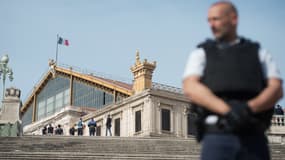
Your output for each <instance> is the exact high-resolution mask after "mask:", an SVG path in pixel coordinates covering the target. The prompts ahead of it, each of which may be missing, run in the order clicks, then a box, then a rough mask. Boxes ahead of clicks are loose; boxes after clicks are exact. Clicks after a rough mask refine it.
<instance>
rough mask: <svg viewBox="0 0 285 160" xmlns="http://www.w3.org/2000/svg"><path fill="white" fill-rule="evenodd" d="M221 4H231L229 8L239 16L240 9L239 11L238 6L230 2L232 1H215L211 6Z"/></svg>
mask: <svg viewBox="0 0 285 160" xmlns="http://www.w3.org/2000/svg"><path fill="white" fill-rule="evenodd" d="M219 4H226V5H228V6H229V9H230V11H232V12H234V13H235V14H236V15H237V16H238V11H237V8H236V7H235V5H234V4H233V3H232V2H230V1H227V0H221V1H218V2H215V3H213V4H212V5H211V7H213V6H215V5H219Z"/></svg>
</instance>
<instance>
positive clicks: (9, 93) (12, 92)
mask: <svg viewBox="0 0 285 160" xmlns="http://www.w3.org/2000/svg"><path fill="white" fill-rule="evenodd" d="M20 96H21V90H20V89H17V88H14V87H11V88H7V89H6V92H5V97H17V98H20Z"/></svg>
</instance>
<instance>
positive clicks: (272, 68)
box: [258, 49, 282, 80]
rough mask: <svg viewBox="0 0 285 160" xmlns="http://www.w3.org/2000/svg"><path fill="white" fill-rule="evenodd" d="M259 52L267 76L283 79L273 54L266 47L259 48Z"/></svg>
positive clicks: (267, 77)
mask: <svg viewBox="0 0 285 160" xmlns="http://www.w3.org/2000/svg"><path fill="white" fill-rule="evenodd" d="M258 54H259V60H260V63H261V67H262V71H263V74H264V76H265V78H266V79H269V78H277V79H280V80H282V78H281V73H280V71H279V69H278V67H277V64H276V63H275V61H274V60H273V58H272V55H271V54H270V53H269V52H268V51H267V50H265V49H259V52H258Z"/></svg>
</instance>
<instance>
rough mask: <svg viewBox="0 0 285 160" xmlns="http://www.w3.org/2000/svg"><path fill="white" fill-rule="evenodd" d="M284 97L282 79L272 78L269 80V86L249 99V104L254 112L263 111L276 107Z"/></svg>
mask: <svg viewBox="0 0 285 160" xmlns="http://www.w3.org/2000/svg"><path fill="white" fill-rule="evenodd" d="M282 97H283V89H282V81H281V80H280V79H277V78H270V79H268V81H267V87H266V88H265V89H264V90H263V91H262V92H261V93H260V94H259V95H258V96H256V97H255V98H253V99H251V100H249V101H248V105H249V107H250V108H251V110H252V111H253V112H261V111H264V110H267V109H269V108H272V107H274V105H275V104H276V102H277V101H278V100H279V99H280V98H282Z"/></svg>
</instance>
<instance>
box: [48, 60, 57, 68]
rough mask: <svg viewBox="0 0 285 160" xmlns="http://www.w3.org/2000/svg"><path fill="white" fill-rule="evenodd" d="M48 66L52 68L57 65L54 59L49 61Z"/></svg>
mask: <svg viewBox="0 0 285 160" xmlns="http://www.w3.org/2000/svg"><path fill="white" fill-rule="evenodd" d="M48 65H49V66H50V67H52V66H55V65H56V63H55V61H54V60H53V59H49V60H48Z"/></svg>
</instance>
